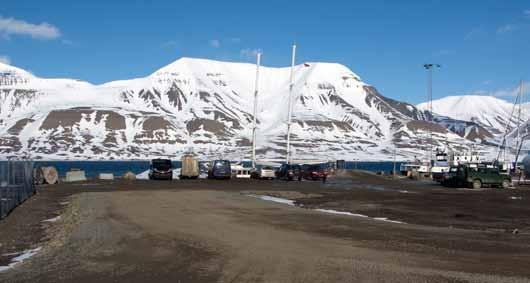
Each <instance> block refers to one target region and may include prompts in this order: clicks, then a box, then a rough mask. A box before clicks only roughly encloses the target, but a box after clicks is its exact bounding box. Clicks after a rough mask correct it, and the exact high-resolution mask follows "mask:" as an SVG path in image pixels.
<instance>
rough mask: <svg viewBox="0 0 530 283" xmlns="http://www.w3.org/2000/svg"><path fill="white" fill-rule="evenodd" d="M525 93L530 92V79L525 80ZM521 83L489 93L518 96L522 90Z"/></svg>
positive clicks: (501, 95)
mask: <svg viewBox="0 0 530 283" xmlns="http://www.w3.org/2000/svg"><path fill="white" fill-rule="evenodd" d="M523 85H524V94H525V95H527V94H530V81H527V82H524V84H523ZM520 91H521V90H520V83H518V84H517V85H516V86H514V87H511V88H506V89H500V90H496V91H493V92H490V93H489V95H493V96H498V97H509V96H517V94H519V92H520Z"/></svg>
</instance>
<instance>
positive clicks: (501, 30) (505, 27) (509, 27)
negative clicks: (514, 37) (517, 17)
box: [497, 24, 515, 34]
mask: <svg viewBox="0 0 530 283" xmlns="http://www.w3.org/2000/svg"><path fill="white" fill-rule="evenodd" d="M514 29H515V26H514V25H510V24H508V25H503V26H500V27H499V28H497V34H503V33H508V32H511V31H513V30H514Z"/></svg>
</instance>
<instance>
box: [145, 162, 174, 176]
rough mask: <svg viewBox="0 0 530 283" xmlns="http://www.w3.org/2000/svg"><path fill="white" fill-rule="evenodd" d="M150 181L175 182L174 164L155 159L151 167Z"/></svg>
mask: <svg viewBox="0 0 530 283" xmlns="http://www.w3.org/2000/svg"><path fill="white" fill-rule="evenodd" d="M149 179H150V180H173V163H171V160H169V159H153V160H151V165H150V166H149Z"/></svg>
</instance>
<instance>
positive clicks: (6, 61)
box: [0, 55, 11, 65]
mask: <svg viewBox="0 0 530 283" xmlns="http://www.w3.org/2000/svg"><path fill="white" fill-rule="evenodd" d="M0 63H4V64H7V65H9V64H11V59H10V58H9V57H8V56H4V55H0Z"/></svg>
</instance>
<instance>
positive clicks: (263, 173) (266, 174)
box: [251, 166, 275, 180]
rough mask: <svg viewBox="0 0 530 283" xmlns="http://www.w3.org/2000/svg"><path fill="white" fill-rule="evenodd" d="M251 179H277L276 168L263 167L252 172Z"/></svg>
mask: <svg viewBox="0 0 530 283" xmlns="http://www.w3.org/2000/svg"><path fill="white" fill-rule="evenodd" d="M251 177H252V178H255V179H268V180H272V179H274V177H275V173H274V168H272V167H270V166H263V167H261V168H259V169H256V170H254V171H252V173H251Z"/></svg>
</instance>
